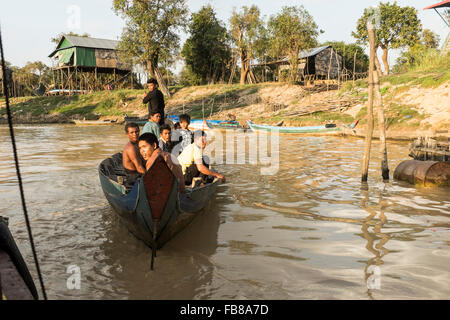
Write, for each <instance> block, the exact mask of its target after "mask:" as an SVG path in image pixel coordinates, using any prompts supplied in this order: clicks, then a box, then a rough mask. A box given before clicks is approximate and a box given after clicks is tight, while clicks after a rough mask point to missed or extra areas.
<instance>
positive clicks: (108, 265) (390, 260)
mask: <svg viewBox="0 0 450 320" xmlns="http://www.w3.org/2000/svg"><path fill="white" fill-rule="evenodd" d="M15 135H16V141H17V146H18V149H19V158H20V165H21V172H22V178H23V181H24V188H25V197H26V201H27V208H28V212H29V214H30V216H31V221H32V228H33V235H34V239H35V244H36V247H37V251H38V256H39V260H40V263H41V270H42V273H43V276H44V281H45V285H46V289H47V294H48V296H49V298H50V299H411V298H412V299H448V298H449V297H450V268H449V264H450V248H449V246H450V189H449V188H441V189H439V188H420V187H414V186H412V185H409V184H407V183H404V182H398V181H392V180H391V181H390V182H388V183H383V182H382V180H381V177H380V176H381V175H380V173H379V162H380V157H379V152H378V142H375V143H374V146H373V149H372V150H373V151H372V160H371V165H370V171H369V182H368V184H367V185H366V186H364V185H361V182H360V175H361V159H362V154H363V144H364V141H363V140H362V139H356V138H341V137H301V136H288V135H284V136H281V137H280V144H279V169H278V171H277V173H276V174H275V175H262V174H261V173H260V167H262V166H263V164H258V163H257V164H250V163H248V161H246V162H245V163H243V164H219V165H216V169H218V170H219V171H220V172H222V173H224V174H225V175H226V177H227V179H228V180H227V183H225V184H223V185H221V186H219V188H218V191H217V193H216V195H215V198H213V200H212V201H211V202H210V203H209V205H208V207H207V208H206V209H205V210H204V211H203V212H202V213H201V214H200V216H199V217H198V218H197V219H196V220H194V222H193V223H192V224H191V225H190V226H188V228H187V229H185V230H184V231H182V232H181V233H180V234H178V235H177V236H176V237H175V238H174V239H172V240H171V241H170V242H169V243H167V244H166V245H165V246H164V248H163V249H162V250H160V251H158V256H157V259H156V263H155V271H153V272H152V271H150V270H149V269H150V268H149V264H150V256H151V254H150V250H149V249H148V248H147V247H146V246H145V245H144V244H143V243H142V242H140V241H139V240H137V239H136V238H135V237H133V236H132V235H131V234H130V233H129V232H128V231H127V229H126V228H125V227H124V226H123V225H122V224H121V222H120V220H119V219H118V218H117V217H116V215H115V213H114V212H113V210H112V209H111V207H110V206H109V204H108V202H107V201H106V199H105V197H104V195H103V193H102V190H101V187H100V183H99V178H98V172H97V166H98V164H99V163H100V162H101V161H102V160H103V159H104V158H106V157H108V156H110V155H112V154H113V153H115V152H117V151H120V150H121V148H122V146H123V145H124V144H125V143H126V142H127V138H126V136H125V135H124V134H123V128H122V127H121V126H103V127H102V126H98V127H77V126H70V125H45V126H44V125H42V126H39V125H37V126H27V125H20V126H17V127H16V128H15ZM407 155H408V144H407V143H401V142H389V143H388V157H389V168H390V170H391V177H392V173H393V171H394V169H395V167H396V166H397V165H398V164H399V163H400V162H401V161H402V160H407V159H408V156H407ZM0 194H1V201H0V214H1V215H3V216H7V217H9V218H10V229H11V232H12V233H13V235H14V236H15V239H16V242H17V243H18V246H19V248H20V249H21V251H22V254H23V255H24V258H25V260H26V262H27V263H28V265H29V267H30V270H31V273H32V275H33V277H34V279H35V283H36V286H38V284H39V283H38V281H37V275H36V271H35V267H34V265H33V259H32V255H31V250H30V248H29V242H28V236H27V233H26V227H25V223H24V218H23V213H22V207H21V202H20V196H19V188H18V183H17V178H16V173H15V167H14V162H13V156H12V147H11V143H10V138H9V131H8V128H7V127H6V126H0ZM71 265H72V266H77V267H79V268H80V272H81V274H80V275H81V282H80V283H81V287H80V289H72V290H71V289H68V286H67V279H68V278H69V277H70V276H71V274H70V273H68V272H67V271H68V267H69V266H71Z"/></svg>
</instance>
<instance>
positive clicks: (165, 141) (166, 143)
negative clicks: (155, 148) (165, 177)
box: [159, 124, 173, 153]
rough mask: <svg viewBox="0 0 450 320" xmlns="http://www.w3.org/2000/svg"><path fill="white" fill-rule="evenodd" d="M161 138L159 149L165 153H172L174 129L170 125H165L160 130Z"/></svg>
mask: <svg viewBox="0 0 450 320" xmlns="http://www.w3.org/2000/svg"><path fill="white" fill-rule="evenodd" d="M159 131H160V137H159V148H160V149H161V150H162V151H164V152H169V153H170V152H172V147H173V143H172V141H171V132H172V129H171V128H170V126H169V125H168V124H163V125H162V126H161V128H159Z"/></svg>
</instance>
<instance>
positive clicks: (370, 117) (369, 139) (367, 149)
mask: <svg viewBox="0 0 450 320" xmlns="http://www.w3.org/2000/svg"><path fill="white" fill-rule="evenodd" d="M367 30H368V32H369V43H370V63H369V105H368V107H367V115H368V120H367V133H366V138H365V145H364V158H363V164H362V176H361V181H362V182H367V177H368V172H369V160H370V147H371V144H372V135H373V74H374V72H373V71H374V66H375V54H376V52H375V30H374V26H373V24H372V23H371V22H370V21H369V22H368V23H367Z"/></svg>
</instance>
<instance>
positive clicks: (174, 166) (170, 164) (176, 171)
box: [146, 149, 186, 193]
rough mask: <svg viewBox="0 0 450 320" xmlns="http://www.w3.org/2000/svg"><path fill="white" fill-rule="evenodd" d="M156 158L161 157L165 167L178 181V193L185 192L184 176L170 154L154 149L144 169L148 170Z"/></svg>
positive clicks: (175, 159) (174, 158) (176, 161)
mask: <svg viewBox="0 0 450 320" xmlns="http://www.w3.org/2000/svg"><path fill="white" fill-rule="evenodd" d="M158 156H161V157H163V159H164V161H166V164H167V166H168V167H169V169H170V171H172V173H173V174H174V176H175V177H176V178H177V180H178V191H179V192H182V193H184V192H186V189H185V185H184V176H183V172H182V170H181V166H180V165H179V164H178V160H177V158H176V157H175V156H172V154H171V153H168V152H164V151H161V149H156V150H155V151H154V152H153V153H152V156H151V157H150V159H148V160H147V164H146V169H147V170H148V169H150V167H151V166H152V164H153V162H155V160H156V158H157V157H158Z"/></svg>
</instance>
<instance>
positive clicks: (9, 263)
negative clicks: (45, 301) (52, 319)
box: [0, 217, 39, 300]
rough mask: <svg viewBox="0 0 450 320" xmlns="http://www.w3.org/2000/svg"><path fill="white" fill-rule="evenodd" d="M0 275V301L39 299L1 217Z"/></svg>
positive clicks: (5, 223) (31, 279) (5, 222)
mask: <svg viewBox="0 0 450 320" xmlns="http://www.w3.org/2000/svg"><path fill="white" fill-rule="evenodd" d="M0 274H1V278H0V289H1V290H0V300H3V299H7V300H37V299H38V298H39V297H38V293H37V290H36V287H35V285H34V282H33V278H32V277H31V274H30V272H29V270H28V267H27V265H26V263H25V261H24V259H23V257H22V255H21V253H20V251H19V248H18V247H17V245H16V242H15V241H14V238H13V236H12V234H11V232H10V231H9V228H8V224H7V220H5V219H4V218H3V217H0Z"/></svg>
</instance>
